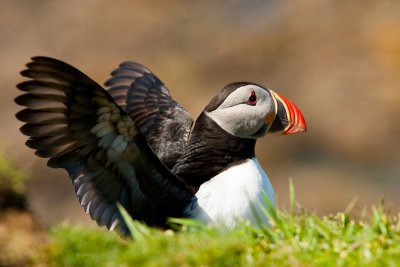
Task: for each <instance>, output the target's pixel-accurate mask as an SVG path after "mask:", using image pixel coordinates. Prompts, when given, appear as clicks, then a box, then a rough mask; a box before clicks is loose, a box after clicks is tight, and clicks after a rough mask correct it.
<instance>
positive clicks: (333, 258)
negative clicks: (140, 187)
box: [33, 186, 400, 266]
mask: <svg viewBox="0 0 400 267" xmlns="http://www.w3.org/2000/svg"><path fill="white" fill-rule="evenodd" d="M290 190H291V202H292V203H291V207H290V209H289V211H280V210H277V211H272V212H270V213H269V214H268V216H269V217H270V220H271V224H272V225H271V226H270V227H265V226H261V227H253V226H250V225H246V224H242V225H241V226H240V227H238V228H237V229H234V230H231V231H227V230H216V229H213V228H211V227H208V226H205V225H201V224H199V223H197V222H194V221H190V220H174V222H175V224H178V225H179V227H180V228H181V229H180V231H177V232H173V231H171V230H168V231H161V230H158V229H154V228H150V227H147V226H144V225H142V224H140V223H138V222H129V224H130V227H131V232H132V233H133V235H134V236H135V238H136V241H134V240H131V239H125V240H124V239H121V238H120V237H118V236H117V235H116V234H115V233H110V232H105V231H102V230H98V229H91V230H87V229H83V228H80V227H76V226H75V227H71V226H65V225H62V226H57V227H55V228H53V229H52V230H51V233H50V236H51V243H50V245H48V246H47V248H46V249H44V250H42V251H41V252H40V253H39V254H38V255H37V257H36V258H34V259H33V261H34V262H35V263H45V264H47V265H50V266H398V263H399V262H400V220H399V216H392V215H390V213H389V212H388V211H385V209H384V207H383V205H380V206H379V207H376V208H375V207H373V208H372V209H371V215H369V216H366V215H362V216H361V218H360V219H358V220H353V219H351V218H350V217H349V215H348V213H346V212H343V213H338V214H336V215H332V216H325V217H322V218H321V217H319V216H317V215H315V214H310V213H308V212H306V211H304V210H302V209H301V208H297V210H295V207H294V206H295V205H294V190H293V186H291V187H290Z"/></svg>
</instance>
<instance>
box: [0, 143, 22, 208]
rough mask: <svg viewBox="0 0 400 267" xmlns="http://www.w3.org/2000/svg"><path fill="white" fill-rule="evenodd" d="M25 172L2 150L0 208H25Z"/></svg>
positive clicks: (0, 162) (0, 156) (0, 154)
mask: <svg viewBox="0 0 400 267" xmlns="http://www.w3.org/2000/svg"><path fill="white" fill-rule="evenodd" d="M25 180H26V175H25V174H24V172H22V171H20V170H18V168H17V167H16V166H15V164H14V163H13V162H12V161H11V160H9V159H8V158H7V157H6V156H5V155H4V154H3V153H2V152H1V151H0V210H1V209H3V208H9V207H11V208H25V206H26V203H25V195H24V194H25Z"/></svg>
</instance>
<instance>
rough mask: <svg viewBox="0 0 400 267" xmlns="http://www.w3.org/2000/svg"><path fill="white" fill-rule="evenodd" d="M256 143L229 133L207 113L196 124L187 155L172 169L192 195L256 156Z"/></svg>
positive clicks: (201, 115) (187, 148)
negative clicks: (225, 171)
mask: <svg viewBox="0 0 400 267" xmlns="http://www.w3.org/2000/svg"><path fill="white" fill-rule="evenodd" d="M255 144H256V140H255V139H246V138H239V137H236V136H233V135H231V134H229V133H227V132H226V131H225V130H223V129H222V128H221V127H220V126H218V124H216V123H215V122H214V121H213V120H212V119H211V118H209V117H208V116H207V115H206V114H205V113H204V112H202V113H201V114H200V116H199V118H198V119H197V120H196V123H195V126H194V128H193V131H192V133H191V136H190V139H189V142H188V144H187V147H186V151H185V153H184V154H183V155H182V156H181V157H180V158H179V160H178V161H177V163H176V165H175V166H174V167H173V168H172V172H173V173H175V174H176V175H177V176H178V177H179V178H180V179H182V181H183V182H184V183H186V184H187V185H188V186H189V187H190V188H191V189H192V191H193V192H196V191H197V190H198V188H199V187H200V185H201V184H202V183H204V182H206V181H208V180H210V179H211V178H212V177H214V176H215V175H217V174H219V173H221V172H222V171H224V170H225V169H227V168H229V167H231V166H234V165H237V164H240V163H242V162H243V161H245V160H247V159H249V158H252V157H254V156H255V153H254V148H255Z"/></svg>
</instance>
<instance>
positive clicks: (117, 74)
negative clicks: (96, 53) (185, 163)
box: [105, 62, 193, 169]
mask: <svg viewBox="0 0 400 267" xmlns="http://www.w3.org/2000/svg"><path fill="white" fill-rule="evenodd" d="M111 75H112V77H111V78H110V79H109V80H108V81H106V83H105V85H106V86H107V87H109V90H108V92H109V93H110V95H111V96H112V97H113V99H114V100H115V102H116V103H117V104H118V105H119V106H120V107H122V108H123V109H124V110H125V111H126V112H127V113H128V114H129V116H130V117H131V119H132V120H133V121H134V123H135V125H136V127H137V129H138V130H139V132H140V133H141V134H143V135H144V136H145V137H146V139H147V141H148V142H149V144H150V146H151V147H152V149H153V150H154V152H155V153H156V154H157V156H158V157H159V158H160V159H161V161H162V162H163V163H164V164H165V165H166V166H167V167H168V168H169V169H171V168H172V167H173V165H174V164H175V163H176V160H177V159H178V158H179V157H180V155H182V153H183V152H184V148H185V146H186V142H187V140H188V137H189V133H190V129H191V127H192V124H193V120H192V118H191V117H190V115H189V114H188V112H187V111H186V110H185V109H184V108H183V107H182V106H180V105H179V104H178V103H177V102H176V101H175V100H173V99H172V97H171V95H170V93H169V91H168V89H167V87H166V86H165V85H164V84H163V82H161V80H160V79H158V78H157V76H155V75H154V74H153V73H151V72H150V70H148V69H147V68H146V67H144V66H142V65H140V64H138V63H135V62H124V63H122V64H120V65H119V67H118V68H117V69H116V70H114V71H113V72H112V73H111Z"/></svg>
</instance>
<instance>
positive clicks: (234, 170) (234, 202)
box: [186, 158, 275, 227]
mask: <svg viewBox="0 0 400 267" xmlns="http://www.w3.org/2000/svg"><path fill="white" fill-rule="evenodd" d="M264 194H265V195H266V196H267V197H268V198H269V200H270V201H271V203H273V204H274V203H275V196H274V190H273V188H272V184H271V182H270V181H269V178H268V176H267V175H266V174H265V172H264V171H263V169H262V168H261V166H260V164H259V163H258V161H257V159H255V158H252V159H249V160H247V161H246V162H244V163H242V164H239V165H236V166H233V167H231V168H229V169H227V170H225V171H223V172H222V173H220V174H218V175H216V176H215V177H213V178H212V179H210V180H209V181H207V182H205V183H203V184H202V185H201V186H200V188H199V191H198V192H197V193H196V199H195V200H194V201H195V202H193V203H192V204H190V205H189V206H188V207H187V208H186V214H188V215H189V216H190V217H192V218H195V219H198V220H200V221H203V222H205V223H211V224H223V225H226V226H228V227H233V226H234V224H235V221H236V220H242V219H248V220H250V221H254V218H253V212H254V211H253V210H254V209H253V208H255V209H256V210H257V212H258V213H259V214H260V205H262V203H264V201H263V195H264ZM260 215H261V214H260ZM261 217H264V216H261ZM265 220H266V219H265Z"/></svg>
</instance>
